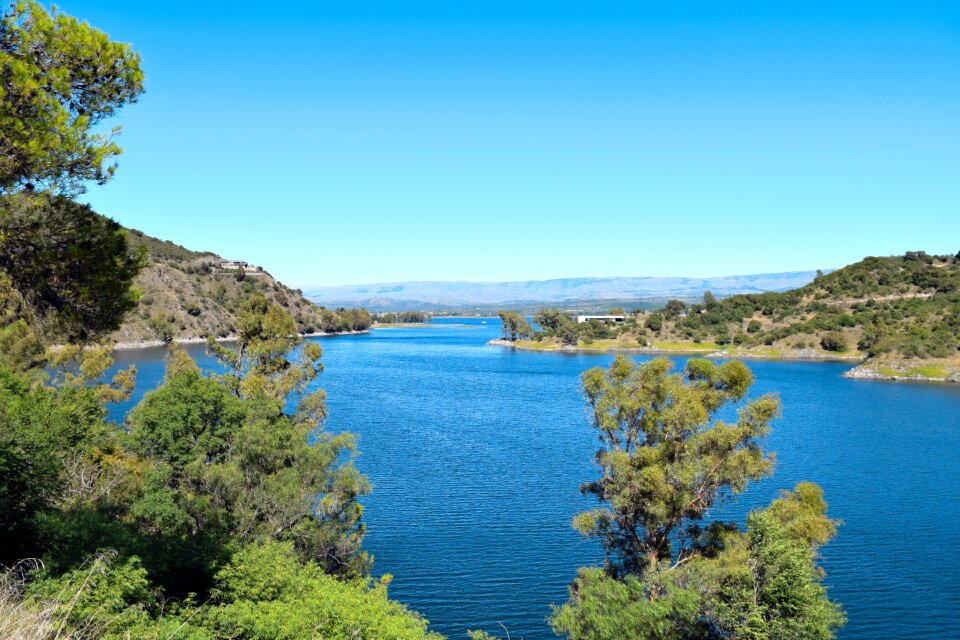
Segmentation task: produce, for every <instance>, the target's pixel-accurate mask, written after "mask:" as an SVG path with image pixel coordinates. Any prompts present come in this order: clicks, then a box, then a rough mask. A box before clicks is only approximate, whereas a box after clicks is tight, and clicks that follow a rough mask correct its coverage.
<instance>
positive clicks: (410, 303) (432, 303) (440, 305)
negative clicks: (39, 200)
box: [304, 271, 815, 313]
mask: <svg viewBox="0 0 960 640" xmlns="http://www.w3.org/2000/svg"><path fill="white" fill-rule="evenodd" d="M814 275H815V272H813V271H791V272H786V273H765V274H753V275H739V276H722V277H713V278H680V277H670V278H667V277H663V278H661V277H611V278H556V279H553V280H518V281H513V282H446V281H422V282H388V283H376V284H361V285H344V286H330V287H317V286H314V287H307V288H306V289H305V290H304V295H306V297H307V298H309V299H311V300H313V301H314V302H317V303H319V304H326V305H330V306H339V305H345V306H364V307H366V308H368V309H371V310H374V311H404V310H410V309H416V310H420V311H445V310H447V309H458V310H477V311H482V310H484V309H485V308H486V311H487V313H490V312H491V311H493V312H495V311H496V308H495V307H496V306H498V305H509V306H511V307H518V306H535V305H543V304H562V305H563V306H573V307H580V308H583V307H589V306H591V303H595V302H599V301H604V300H616V301H623V302H631V301H636V300H650V299H659V300H661V301H663V300H666V299H668V298H683V299H692V298H699V297H700V296H701V295H703V292H704V291H707V290H711V291H713V292H714V293H716V294H718V295H732V294H735V293H760V292H763V291H784V290H786V289H791V288H794V287H799V286H801V285H804V284H806V283H808V282H810V281H811V280H813V276H814ZM489 307H494V308H489Z"/></svg>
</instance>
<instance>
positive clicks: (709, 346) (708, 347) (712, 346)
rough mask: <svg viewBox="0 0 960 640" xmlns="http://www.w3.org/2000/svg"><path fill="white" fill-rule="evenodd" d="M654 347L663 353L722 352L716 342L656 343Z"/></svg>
mask: <svg viewBox="0 0 960 640" xmlns="http://www.w3.org/2000/svg"><path fill="white" fill-rule="evenodd" d="M653 347H654V348H655V349H660V350H661V351H720V350H722V349H723V348H724V347H721V346H720V345H718V344H717V343H716V342H654V343H653Z"/></svg>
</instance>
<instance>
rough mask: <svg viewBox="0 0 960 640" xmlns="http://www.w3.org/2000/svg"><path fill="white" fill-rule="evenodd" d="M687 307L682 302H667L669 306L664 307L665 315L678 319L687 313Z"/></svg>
mask: <svg viewBox="0 0 960 640" xmlns="http://www.w3.org/2000/svg"><path fill="white" fill-rule="evenodd" d="M686 309H687V305H686V304H685V303H684V302H683V301H682V300H667V305H666V307H664V310H663V313H664V315H665V316H666V317H667V318H676V317H677V316H679V315H680V314H682V313H683V312H684V311H686Z"/></svg>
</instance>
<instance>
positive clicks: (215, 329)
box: [110, 229, 372, 344]
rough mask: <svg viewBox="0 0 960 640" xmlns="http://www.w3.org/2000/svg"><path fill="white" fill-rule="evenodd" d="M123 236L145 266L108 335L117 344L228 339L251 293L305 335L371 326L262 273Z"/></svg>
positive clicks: (355, 313) (361, 313)
mask: <svg viewBox="0 0 960 640" xmlns="http://www.w3.org/2000/svg"><path fill="white" fill-rule="evenodd" d="M127 235H128V238H129V242H130V245H131V247H132V248H133V249H134V250H136V251H141V252H142V253H143V254H144V256H145V258H146V265H145V266H144V268H143V269H142V271H141V272H140V275H139V276H137V279H136V281H135V285H136V287H138V288H139V290H140V292H141V293H140V298H139V300H138V303H137V306H136V308H135V309H134V310H133V311H132V312H130V313H129V314H128V315H127V317H126V319H125V320H124V323H123V325H122V326H121V327H120V329H119V330H118V331H116V332H114V333H113V334H111V336H110V337H111V339H112V340H114V341H115V342H117V343H121V344H124V343H139V342H150V341H157V340H159V341H163V342H169V341H171V340H190V339H200V338H205V337H207V336H215V337H220V338H225V337H228V336H232V335H233V334H234V333H235V331H236V318H237V316H236V314H237V312H238V310H239V308H240V305H241V303H242V302H243V301H244V300H246V299H248V298H249V297H250V296H251V295H252V294H255V293H262V294H263V295H264V296H265V297H266V298H267V299H268V300H269V301H270V302H275V303H277V304H279V305H280V306H281V307H283V308H284V309H285V310H286V311H287V312H288V313H289V314H290V315H291V316H293V318H294V320H295V321H296V323H297V327H298V328H299V329H300V332H301V333H304V334H314V333H340V332H346V331H363V330H366V329H368V328H369V327H370V325H371V323H372V320H371V317H370V315H369V314H368V313H367V312H366V311H365V310H363V309H342V308H341V309H337V310H335V311H334V310H330V309H325V308H323V307H319V306H317V305H315V304H314V303H312V302H310V301H309V300H307V299H306V298H304V297H303V295H302V294H301V292H300V291H298V290H295V289H291V288H289V287H287V286H285V285H284V284H283V283H281V282H279V281H277V280H275V279H274V278H273V277H272V276H271V275H270V274H269V273H267V272H266V271H264V270H263V269H262V268H259V267H255V266H252V265H249V264H247V263H245V262H242V261H236V260H225V259H223V258H221V257H220V256H218V255H216V254H215V253H211V252H209V251H191V250H190V249H186V248H184V247H182V246H180V245H177V244H174V243H172V242H170V241H164V240H158V239H157V238H153V237H150V236H148V235H146V234H144V233H143V232H141V231H137V230H135V229H130V230H128V232H127Z"/></svg>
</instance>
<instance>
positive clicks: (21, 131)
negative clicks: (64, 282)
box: [0, 0, 143, 195]
mask: <svg viewBox="0 0 960 640" xmlns="http://www.w3.org/2000/svg"><path fill="white" fill-rule="evenodd" d="M8 4H9V8H7V9H5V10H4V13H3V16H2V18H0V78H2V80H0V85H2V87H3V100H2V101H0V193H13V192H16V191H34V190H41V189H42V190H46V191H50V192H54V193H61V194H65V195H76V194H77V193H81V192H83V191H84V183H85V182H87V181H93V182H96V183H97V184H103V183H105V182H107V181H108V180H110V178H111V177H112V176H113V173H114V171H115V169H116V166H115V165H112V164H108V163H109V162H110V160H111V158H113V157H115V156H117V155H118V154H120V151H121V150H120V147H119V146H118V145H117V144H116V142H114V140H113V138H114V137H115V136H116V135H117V134H118V133H119V132H120V130H119V127H116V128H114V129H113V130H112V131H109V132H102V130H101V128H100V124H101V122H102V121H103V120H105V119H107V118H109V117H111V116H113V115H114V114H115V113H116V112H117V110H119V109H120V108H121V107H123V106H124V105H125V104H129V103H131V102H134V101H135V100H136V99H137V96H138V95H140V93H141V92H142V91H143V72H142V71H141V70H140V55H139V54H137V53H136V52H134V51H132V50H131V49H130V47H129V45H126V44H121V43H119V42H113V41H111V40H110V39H109V37H107V35H106V34H105V33H103V32H102V31H99V30H98V29H94V28H93V27H91V26H90V25H89V24H87V23H85V22H81V21H80V20H77V19H76V18H72V17H70V16H68V15H65V14H63V13H60V12H59V11H56V10H54V11H53V12H52V13H48V12H47V11H46V10H45V9H44V8H43V6H42V5H41V4H40V3H39V2H34V1H33V0H20V1H18V2H12V3H8Z"/></svg>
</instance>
